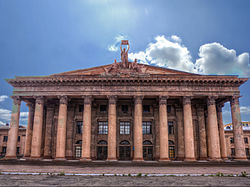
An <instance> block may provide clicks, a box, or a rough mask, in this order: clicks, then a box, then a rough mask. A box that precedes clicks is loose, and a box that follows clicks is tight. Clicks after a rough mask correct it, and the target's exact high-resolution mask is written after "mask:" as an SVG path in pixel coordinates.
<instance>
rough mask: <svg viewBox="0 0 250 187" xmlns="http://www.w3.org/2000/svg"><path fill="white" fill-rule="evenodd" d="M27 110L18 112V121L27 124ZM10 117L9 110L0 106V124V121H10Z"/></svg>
mask: <svg viewBox="0 0 250 187" xmlns="http://www.w3.org/2000/svg"><path fill="white" fill-rule="evenodd" d="M28 115H29V113H28V112H20V118H19V123H20V124H27V121H28ZM10 119H11V111H10V110H7V109H3V108H0V120H1V121H0V122H1V123H0V124H2V123H4V124H5V123H10Z"/></svg>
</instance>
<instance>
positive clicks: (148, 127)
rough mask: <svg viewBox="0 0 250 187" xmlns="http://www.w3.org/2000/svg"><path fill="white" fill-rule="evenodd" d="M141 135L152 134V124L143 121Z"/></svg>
mask: <svg viewBox="0 0 250 187" xmlns="http://www.w3.org/2000/svg"><path fill="white" fill-rule="evenodd" d="M142 133H143V134H152V122H151V121H143V122H142Z"/></svg>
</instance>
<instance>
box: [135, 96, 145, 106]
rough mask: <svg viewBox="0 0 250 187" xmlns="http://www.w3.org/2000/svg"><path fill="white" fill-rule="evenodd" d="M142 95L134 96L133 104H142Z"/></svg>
mask: <svg viewBox="0 0 250 187" xmlns="http://www.w3.org/2000/svg"><path fill="white" fill-rule="evenodd" d="M142 100H143V96H134V101H135V104H142Z"/></svg>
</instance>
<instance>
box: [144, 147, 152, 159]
mask: <svg viewBox="0 0 250 187" xmlns="http://www.w3.org/2000/svg"><path fill="white" fill-rule="evenodd" d="M143 159H144V160H153V146H143Z"/></svg>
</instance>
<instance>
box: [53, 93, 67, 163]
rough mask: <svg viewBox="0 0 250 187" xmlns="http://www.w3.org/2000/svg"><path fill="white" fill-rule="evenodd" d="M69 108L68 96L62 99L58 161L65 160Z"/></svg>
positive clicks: (57, 145) (58, 133) (57, 151)
mask: <svg viewBox="0 0 250 187" xmlns="http://www.w3.org/2000/svg"><path fill="white" fill-rule="evenodd" d="M67 106H68V98H67V96H62V97H60V105H59V115H58V125H57V139H56V159H65V148H66V123H67Z"/></svg>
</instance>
